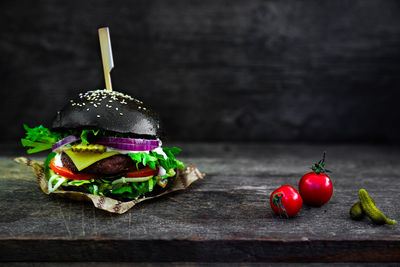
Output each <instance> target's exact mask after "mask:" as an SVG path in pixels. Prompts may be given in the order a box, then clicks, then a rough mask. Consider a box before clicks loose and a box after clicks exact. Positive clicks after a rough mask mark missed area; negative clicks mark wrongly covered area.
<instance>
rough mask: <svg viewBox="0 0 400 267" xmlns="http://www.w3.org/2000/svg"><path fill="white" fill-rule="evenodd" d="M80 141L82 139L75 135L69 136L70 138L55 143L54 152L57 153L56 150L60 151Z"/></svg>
mask: <svg viewBox="0 0 400 267" xmlns="http://www.w3.org/2000/svg"><path fill="white" fill-rule="evenodd" d="M78 140H81V138H80V137H78V136H75V135H69V136H67V137H65V138H63V139H61V140H60V141H58V142H56V143H54V144H53V147H52V151H53V152H56V150H57V149H59V148H60V147H62V146H65V145H67V144H70V143H72V142H75V141H78Z"/></svg>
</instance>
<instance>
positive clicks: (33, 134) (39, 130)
mask: <svg viewBox="0 0 400 267" xmlns="http://www.w3.org/2000/svg"><path fill="white" fill-rule="evenodd" d="M24 129H25V131H26V137H25V138H22V139H21V143H22V146H24V147H30V148H29V149H28V151H27V152H28V154H32V153H36V152H40V151H43V150H47V149H51V148H52V146H53V144H54V143H56V142H57V141H59V140H61V139H63V138H64V137H65V134H62V133H57V132H52V131H50V130H49V129H47V128H46V127H43V126H42V125H40V126H39V127H35V128H29V127H28V126H27V125H26V124H24Z"/></svg>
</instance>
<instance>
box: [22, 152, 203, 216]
mask: <svg viewBox="0 0 400 267" xmlns="http://www.w3.org/2000/svg"><path fill="white" fill-rule="evenodd" d="M14 160H15V161H16V162H18V163H20V164H23V165H26V166H29V167H31V168H32V169H33V172H34V173H35V176H36V178H37V180H38V182H39V185H40V188H41V189H42V191H43V192H44V193H46V194H47V195H48V194H50V193H49V191H48V190H47V188H48V187H47V179H46V176H45V174H44V169H43V166H44V163H43V162H39V161H36V160H31V159H28V158H25V157H18V158H15V159H14ZM204 176H205V174H203V173H201V172H200V171H199V170H198V169H197V168H196V167H195V166H194V165H191V164H190V165H189V166H187V167H186V169H185V170H181V169H177V172H176V177H175V180H174V182H173V184H172V186H171V187H170V188H169V189H168V190H167V191H165V192H163V193H161V194H158V195H155V196H152V197H145V198H140V199H136V200H131V201H128V202H122V201H119V200H116V199H113V198H109V197H103V196H96V195H92V194H88V193H82V192H76V191H64V190H62V189H59V190H56V191H54V192H53V193H51V194H56V195H59V196H61V197H65V198H71V199H74V200H78V201H91V202H92V203H93V205H94V206H95V207H96V208H98V209H102V210H105V211H108V212H112V213H119V214H122V213H125V212H127V211H128V210H129V209H130V208H132V207H133V206H135V205H136V204H137V203H139V202H142V201H146V200H149V199H152V198H156V197H160V196H162V195H165V194H168V193H171V192H173V191H177V190H183V189H186V188H187V187H189V186H190V185H191V184H192V183H193V182H194V181H196V180H198V179H202V178H203V177H204Z"/></svg>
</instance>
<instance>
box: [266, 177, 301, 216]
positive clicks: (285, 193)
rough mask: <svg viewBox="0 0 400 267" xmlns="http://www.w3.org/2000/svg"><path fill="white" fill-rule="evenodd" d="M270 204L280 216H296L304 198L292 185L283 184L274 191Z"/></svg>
mask: <svg viewBox="0 0 400 267" xmlns="http://www.w3.org/2000/svg"><path fill="white" fill-rule="evenodd" d="M270 204H271V208H272V210H273V211H274V212H275V213H276V214H278V215H279V216H281V215H286V217H294V216H296V214H297V213H298V212H299V211H300V209H301V207H302V206H303V199H302V198H301V196H300V194H299V193H298V192H297V190H296V189H294V188H293V187H292V186H290V185H283V186H281V187H279V188H278V189H276V190H275V191H274V192H272V194H271V196H270Z"/></svg>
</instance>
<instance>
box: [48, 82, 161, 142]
mask: <svg viewBox="0 0 400 267" xmlns="http://www.w3.org/2000/svg"><path fill="white" fill-rule="evenodd" d="M52 128H53V129H79V128H81V129H102V130H106V131H112V132H118V133H128V134H132V136H137V137H143V138H146V137H147V138H156V137H158V136H159V135H160V123H159V119H158V116H157V115H156V113H154V112H153V111H152V110H150V109H149V108H148V107H146V106H144V105H143V102H142V101H140V100H138V99H135V98H133V97H131V96H129V95H125V94H122V93H120V92H117V91H111V90H105V89H104V90H94V91H87V92H86V93H81V94H79V97H78V98H76V99H74V100H70V102H69V103H68V104H67V105H66V106H64V108H63V109H62V110H61V111H58V112H57V116H56V118H55V119H54V121H53V124H52Z"/></svg>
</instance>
